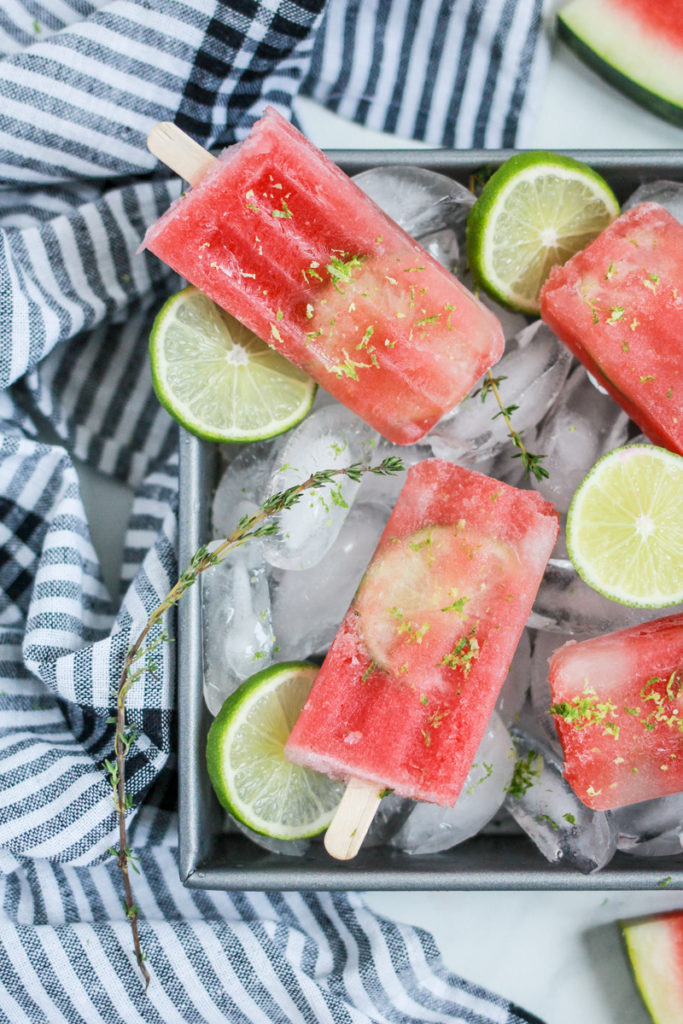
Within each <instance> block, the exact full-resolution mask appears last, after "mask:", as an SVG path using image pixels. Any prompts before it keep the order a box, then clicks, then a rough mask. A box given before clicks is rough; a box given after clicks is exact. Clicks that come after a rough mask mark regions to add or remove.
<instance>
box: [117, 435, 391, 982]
mask: <svg viewBox="0 0 683 1024" xmlns="http://www.w3.org/2000/svg"><path fill="white" fill-rule="evenodd" d="M403 469H404V466H403V462H402V460H401V459H400V458H398V457H397V456H394V455H390V456H388V457H387V458H386V459H383V461H382V462H381V463H380V464H379V465H377V466H363V465H361V464H360V463H354V464H353V465H351V466H348V467H346V468H343V469H324V470H320V471H319V472H317V473H313V474H312V475H311V476H309V477H308V479H307V480H304V481H303V483H300V484H296V485H294V486H292V487H288V488H287V489H286V490H284V491H280V492H279V493H277V494H273V495H272V496H271V497H270V498H266V500H265V501H264V502H263V504H262V505H261V508H260V509H259V510H258V511H257V512H255V513H253V514H252V515H246V516H243V517H242V518H241V519H240V521H239V522H238V524H237V526H236V527H235V529H234V530H233V531H232V533H231V534H230V535H229V536H228V537H226V538H225V540H223V541H221V543H220V544H218V545H217V547H215V548H214V549H213V550H211V551H209V549H208V548H207V547H206V545H203V546H202V547H201V548H199V550H198V551H196V552H195V554H194V555H193V556H192V559H191V561H190V564H189V566H188V567H187V569H185V570H184V571H183V572H182V573H181V574H180V576H179V577H178V579H177V580H176V582H175V584H174V585H173V587H172V588H171V590H170V591H169V593H168V594H167V595H166V597H165V598H164V599H163V601H162V602H161V603H160V604H159V605H158V606H157V607H156V608H155V609H154V611H153V612H152V614H151V615H150V617H149V618H148V620H147V622H146V624H145V626H144V627H143V629H142V631H141V632H140V634H139V635H138V638H137V640H136V641H135V643H134V644H133V645H132V646H131V647H130V648H129V650H128V652H127V654H126V657H125V659H124V662H123V668H122V670H121V678H120V681H119V686H118V690H117V693H116V715H114V716H112V717H111V718H110V719H108V721H109V722H110V723H113V724H115V725H116V732H115V736H114V752H115V755H116V758H115V761H114V762H111V761H109V760H105V762H104V767H105V770H106V772H107V774H108V776H109V782H110V784H111V787H112V790H113V794H114V806H115V808H116V814H117V817H118V825H119V848H118V850H116V849H114V847H111V848H110V851H109V852H110V853H111V854H112V856H113V857H116V859H117V863H118V867H119V870H120V872H121V878H122V881H123V889H124V909H125V912H126V917H127V918H128V920H129V921H130V926H131V931H132V933H133V945H134V951H135V959H136V960H137V963H138V967H139V968H140V971H141V973H142V976H143V978H144V980H145V989H146V988H147V986H148V985H149V982H150V976H149V971H148V970H147V967H146V965H145V961H146V959H147V958H146V956H145V953H144V951H143V949H142V945H141V942H140V933H139V929H138V920H139V917H140V911H139V908H138V907H137V905H136V903H135V900H134V898H133V887H132V883H131V878H130V869H131V868H132V869H133V870H134V871H138V870H139V869H138V867H137V865H136V864H135V860H136V858H135V856H134V855H133V853H132V852H131V848H130V846H129V844H128V836H127V829H126V812H127V811H129V810H130V809H131V808H132V807H133V798H132V796H131V794H130V793H126V757H127V756H128V753H129V751H130V748H131V747H132V745H133V743H134V742H135V740H136V738H137V729H136V727H135V726H133V725H130V724H129V723H128V722H127V721H126V698H127V696H128V694H129V692H130V689H131V687H132V686H133V685H134V684H135V683H136V681H137V680H138V679H139V678H140V677H141V676H142V675H144V673H145V672H149V673H150V674H152V675H153V674H154V672H155V671H156V670H157V668H158V666H157V664H156V663H155V662H154V660H153V657H154V653H155V651H157V650H158V648H159V647H161V645H162V644H164V643H167V642H168V641H169V640H170V639H171V638H170V637H169V635H168V634H167V632H166V631H165V629H163V627H162V620H163V618H164V615H165V614H166V612H168V611H169V610H170V609H171V608H173V607H175V605H177V603H178V601H179V600H180V599H181V597H182V596H183V594H184V593H185V592H186V591H187V590H188V589H189V588H190V587H191V586H193V584H194V583H196V581H197V579H198V577H199V575H200V574H201V573H203V572H205V571H206V570H207V569H209V568H211V567H212V566H214V565H218V564H219V563H220V562H222V561H223V560H224V559H225V557H226V555H228V554H229V552H230V551H232V550H234V548H237V547H240V546H241V545H242V544H244V543H245V542H246V541H248V540H251V539H252V538H254V537H268V536H272V535H273V534H276V533H277V531H278V529H279V523H278V520H277V518H276V517H277V516H278V515H279V514H280V513H281V512H284V511H286V510H287V509H290V508H292V507H293V506H294V505H296V503H297V502H298V501H299V500H300V498H301V496H302V495H303V494H304V492H305V491H309V490H317V489H319V488H321V487H324V486H325V485H327V484H331V483H332V481H333V479H334V478H335V477H340V476H345V477H348V479H349V480H353V481H355V482H359V481H360V479H361V477H362V476H363V474H364V473H374V474H375V475H377V476H393V475H395V474H396V473H400V472H401V471H402V470H403ZM156 626H160V627H162V628H160V630H159V632H158V634H157V635H156V636H155V637H154V638H152V636H151V634H152V633H153V631H154V630H155V627H156ZM148 638H149V642H148Z"/></svg>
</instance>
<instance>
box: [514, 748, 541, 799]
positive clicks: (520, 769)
mask: <svg viewBox="0 0 683 1024" xmlns="http://www.w3.org/2000/svg"><path fill="white" fill-rule="evenodd" d="M542 768H543V758H542V756H541V755H540V754H539V753H538V752H537V751H535V750H530V751H529V752H528V754H526V755H525V756H524V757H518V758H517V760H516V761H515V768H514V771H513V773H512V778H511V779H510V782H509V783H508V785H507V786H506V788H505V792H506V793H509V795H510V796H514V797H516V798H517V799H518V800H521V798H522V797H523V796H524V794H525V793H526V791H527V790H528V789H529V788H530V787H531V786H533V784H534V779H537V778H538V777H539V776H540V774H541V770H542Z"/></svg>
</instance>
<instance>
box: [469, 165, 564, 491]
mask: <svg viewBox="0 0 683 1024" xmlns="http://www.w3.org/2000/svg"><path fill="white" fill-rule="evenodd" d="M492 173H493V170H492V168H490V167H483V168H481V170H479V171H477V172H476V173H475V174H471V175H470V180H469V190H470V192H471V193H472V194H473V195H475V196H478V195H479V194H480V193H481V190H482V188H483V187H484V185H485V184H486V182H487V181H488V179H489V178H490V177H491V174H492ZM478 291H479V290H478V288H475V289H474V294H475V295H478ZM503 380H506V378H505V377H504V376H498V377H494V375H493V373H492V372H491V370H487V372H486V377H485V378H484V383H483V384H482V385H481V387H480V388H477V390H476V391H474V392H473V394H472V397H473V398H474V397H476V396H477V395H480V396H481V400H482V402H485V401H486V398H487V396H488V395H489V394H492V395H493V397H494V398H495V400H496V402H497V403H498V412H497V413H495V414H494V416H493V417H492V418H493V419H494V420H495V419H497V418H498V417H499V416H502V417H503V419H504V420H505V425H506V427H507V429H508V434H509V435H510V440H511V441H512V443H513V445H514V446H515V448H518V449H519V451H517V452H515V454H514V456H513V457H514V458H515V459H521V460H522V466H523V467H524V475H525V476H534V477H536V479H537V480H543V479H544V478H546V477H548V476H549V475H550V474H549V473H548V470H547V469H546V468H545V466H542V465H541V462H542V460H543V459H544V458H545V455H533V454H532V453H531V452H530V451H529V449H528V448H527V447H526V445H525V444H524V441H523V440H522V432H521V430H515V428H514V427H513V426H512V418H511V417H512V414H513V412H516V411H517V409H518V408H519V406H518V405H503V399H502V398H501V396H500V391H499V390H498V387H499V385H500V382H501V381H503Z"/></svg>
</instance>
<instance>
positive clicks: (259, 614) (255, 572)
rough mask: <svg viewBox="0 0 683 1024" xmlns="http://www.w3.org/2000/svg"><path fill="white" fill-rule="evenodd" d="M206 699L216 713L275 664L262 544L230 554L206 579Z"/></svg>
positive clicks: (203, 579) (251, 543) (251, 544)
mask: <svg viewBox="0 0 683 1024" xmlns="http://www.w3.org/2000/svg"><path fill="white" fill-rule="evenodd" d="M200 585H201V595H202V620H203V629H202V655H203V680H204V699H205V701H206V704H207V706H208V708H209V711H210V712H211V714H213V715H216V714H218V712H219V711H220V709H221V707H222V705H223V702H224V701H225V699H226V698H227V697H229V696H230V694H231V693H234V691H235V690H236V689H237V687H238V686H239V685H240V683H242V682H244V680H245V679H247V678H248V677H249V676H251V675H253V673H254V672H257V671H258V670H259V669H261V668H266V666H267V665H269V664H270V663H271V661H272V656H273V653H274V646H275V636H274V634H273V628H272V625H271V611H270V591H269V589H268V580H267V577H266V567H265V563H264V560H263V552H262V550H261V545H260V543H259V541H257V540H252V541H249V542H248V543H247V544H245V545H243V546H242V547H239V548H236V549H235V550H234V551H231V552H230V553H229V554H228V555H227V556H226V558H225V560H224V561H223V562H221V563H219V564H218V565H215V566H212V567H211V568H210V569H207V570H206V571H205V572H203V573H202V575H201V584H200Z"/></svg>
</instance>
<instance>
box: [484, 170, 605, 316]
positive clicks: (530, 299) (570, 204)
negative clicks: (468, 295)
mask: <svg viewBox="0 0 683 1024" xmlns="http://www.w3.org/2000/svg"><path fill="white" fill-rule="evenodd" d="M618 214H619V203H618V202H617V199H616V197H615V195H614V193H613V192H612V190H611V189H610V187H609V185H608V184H607V182H606V181H604V180H603V179H602V178H601V177H600V175H599V174H596V173H595V171H593V170H591V168H590V167H587V166H586V165H585V164H582V163H579V161H578V160H572V159H571V158H570V157H565V156H558V155H557V154H555V153H545V152H542V151H539V152H534V153H519V154H518V155H516V156H513V157H511V158H510V159H509V160H507V161H506V162H505V163H504V164H503V165H502V167H499V168H498V170H497V171H496V172H495V174H493V175H492V176H491V178H489V180H488V181H487V183H486V185H485V186H484V188H483V190H482V193H481V195H480V196H479V198H478V199H477V201H476V203H475V204H474V206H473V207H472V210H471V212H470V215H469V218H468V221H467V255H468V259H469V264H470V268H471V270H472V273H473V275H474V278H475V280H476V281H477V283H478V284H479V285H481V287H482V288H483V289H484V291H486V292H488V294H489V295H490V296H491V297H492V298H494V299H496V300H497V301H498V302H500V303H502V304H503V305H504V306H508V307H509V308H510V309H514V310H517V311H519V312H522V313H538V311H539V302H538V297H539V293H540V291H541V286H542V285H543V283H544V281H545V280H546V278H547V276H548V274H549V273H550V269H551V267H553V266H555V265H556V264H562V263H566V262H567V260H568V259H569V258H570V257H571V256H573V255H574V254H575V253H577V252H579V250H581V249H584V248H585V247H586V246H587V245H588V243H589V242H592V241H593V239H594V238H595V237H596V236H597V235H599V234H600V232H601V231H602V230H603V229H604V228H606V227H607V225H608V224H610V223H611V221H613V220H614V218H615V217H616V216H618Z"/></svg>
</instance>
